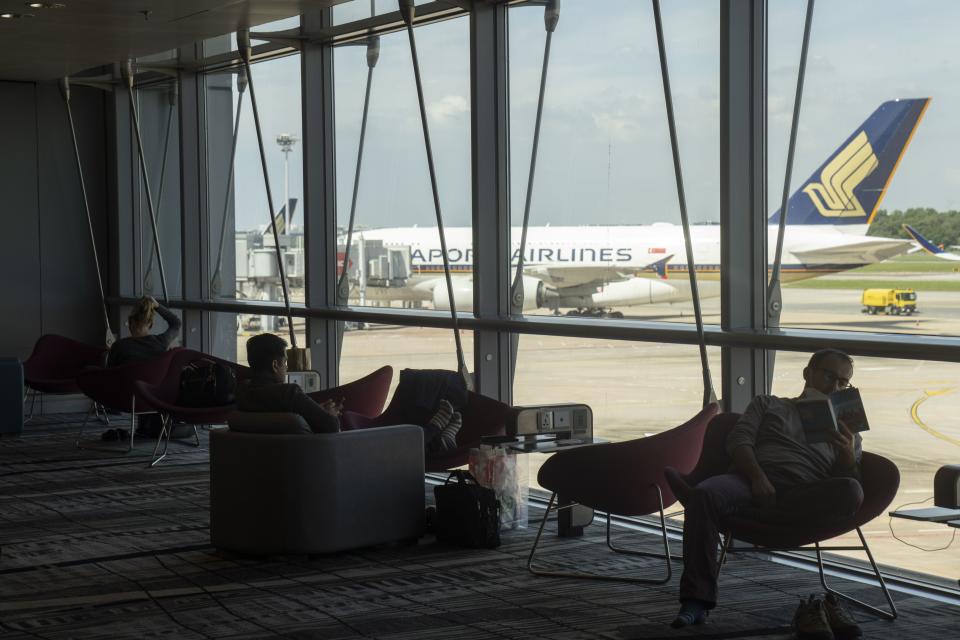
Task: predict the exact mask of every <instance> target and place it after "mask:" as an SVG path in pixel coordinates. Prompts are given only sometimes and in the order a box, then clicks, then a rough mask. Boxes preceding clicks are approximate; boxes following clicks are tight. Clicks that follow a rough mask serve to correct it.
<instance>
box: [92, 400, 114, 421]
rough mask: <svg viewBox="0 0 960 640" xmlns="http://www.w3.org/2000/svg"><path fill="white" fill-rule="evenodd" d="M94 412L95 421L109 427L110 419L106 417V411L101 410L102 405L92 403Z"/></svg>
mask: <svg viewBox="0 0 960 640" xmlns="http://www.w3.org/2000/svg"><path fill="white" fill-rule="evenodd" d="M93 407H94V410H95V411H96V416H97V419H98V420H99V421H100V422H101V423H102V424H105V425H106V426H108V427H109V426H110V418H109V417H108V416H107V410H106V409H104V408H103V405H102V404H100V403H99V402H94V403H93Z"/></svg>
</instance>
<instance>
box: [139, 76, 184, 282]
mask: <svg viewBox="0 0 960 640" xmlns="http://www.w3.org/2000/svg"><path fill="white" fill-rule="evenodd" d="M179 95H180V84H179V83H178V82H177V81H176V80H174V81H173V84H172V85H171V87H170V91H169V92H168V93H167V99H168V100H169V102H170V105H169V107H170V108H169V109H168V110H167V130H166V133H165V134H164V136H163V156H162V158H161V160H160V186H159V187H157V217H158V218H159V217H160V213H161V212H162V211H163V209H162V207H161V205H162V203H163V185H164V180H165V178H166V176H167V152H168V150H169V149H170V129H171V125H172V124H173V110H174V108H175V107H176V105H177V98H178V97H179ZM153 257H154V251H153V245H150V257H149V259H148V260H147V270H146V272H145V273H144V274H143V289H144V291H150V290H152V289H153Z"/></svg>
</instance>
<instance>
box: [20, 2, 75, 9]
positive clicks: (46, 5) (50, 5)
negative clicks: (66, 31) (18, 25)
mask: <svg viewBox="0 0 960 640" xmlns="http://www.w3.org/2000/svg"><path fill="white" fill-rule="evenodd" d="M24 4H26V5H27V6H28V7H30V8H31V9H62V8H63V7H64V6H66V5H64V4H62V3H60V2H26V3H24Z"/></svg>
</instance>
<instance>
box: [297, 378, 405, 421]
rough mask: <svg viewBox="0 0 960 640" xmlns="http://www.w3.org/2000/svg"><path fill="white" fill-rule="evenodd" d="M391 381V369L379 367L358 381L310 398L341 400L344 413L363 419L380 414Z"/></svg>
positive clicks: (314, 394)
mask: <svg viewBox="0 0 960 640" xmlns="http://www.w3.org/2000/svg"><path fill="white" fill-rule="evenodd" d="M392 380H393V367H391V366H390V365H387V366H384V367H380V368H379V369H377V370H376V371H374V372H373V373H370V374H368V375H365V376H364V377H362V378H360V379H359V380H354V381H353V382H348V383H347V384H342V385H340V386H339V387H334V388H333V389H324V390H323V391H315V392H314V393H311V394H310V397H311V398H313V399H314V400H316V401H317V402H324V401H326V400H340V399H341V398H342V399H343V411H344V413H346V412H350V413H353V414H356V415H358V416H363V417H365V418H373V417H374V416H377V415H379V414H380V412H381V411H382V410H383V405H384V404H386V402H387V394H388V393H389V392H390V382H391V381H392Z"/></svg>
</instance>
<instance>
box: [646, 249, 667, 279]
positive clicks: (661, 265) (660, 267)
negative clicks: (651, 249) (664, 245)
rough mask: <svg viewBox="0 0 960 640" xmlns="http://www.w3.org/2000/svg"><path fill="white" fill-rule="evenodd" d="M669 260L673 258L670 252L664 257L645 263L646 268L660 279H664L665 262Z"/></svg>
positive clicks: (665, 271)
mask: <svg viewBox="0 0 960 640" xmlns="http://www.w3.org/2000/svg"><path fill="white" fill-rule="evenodd" d="M671 260H673V254H672V253H671V254H670V255H669V256H667V257H666V258H661V259H660V260H657V261H656V262H654V263H652V264H649V265H647V269H648V270H649V271H653V272H654V273H655V274H657V277H658V278H660V279H661V280H666V279H667V263H668V262H670V261H671Z"/></svg>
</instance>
